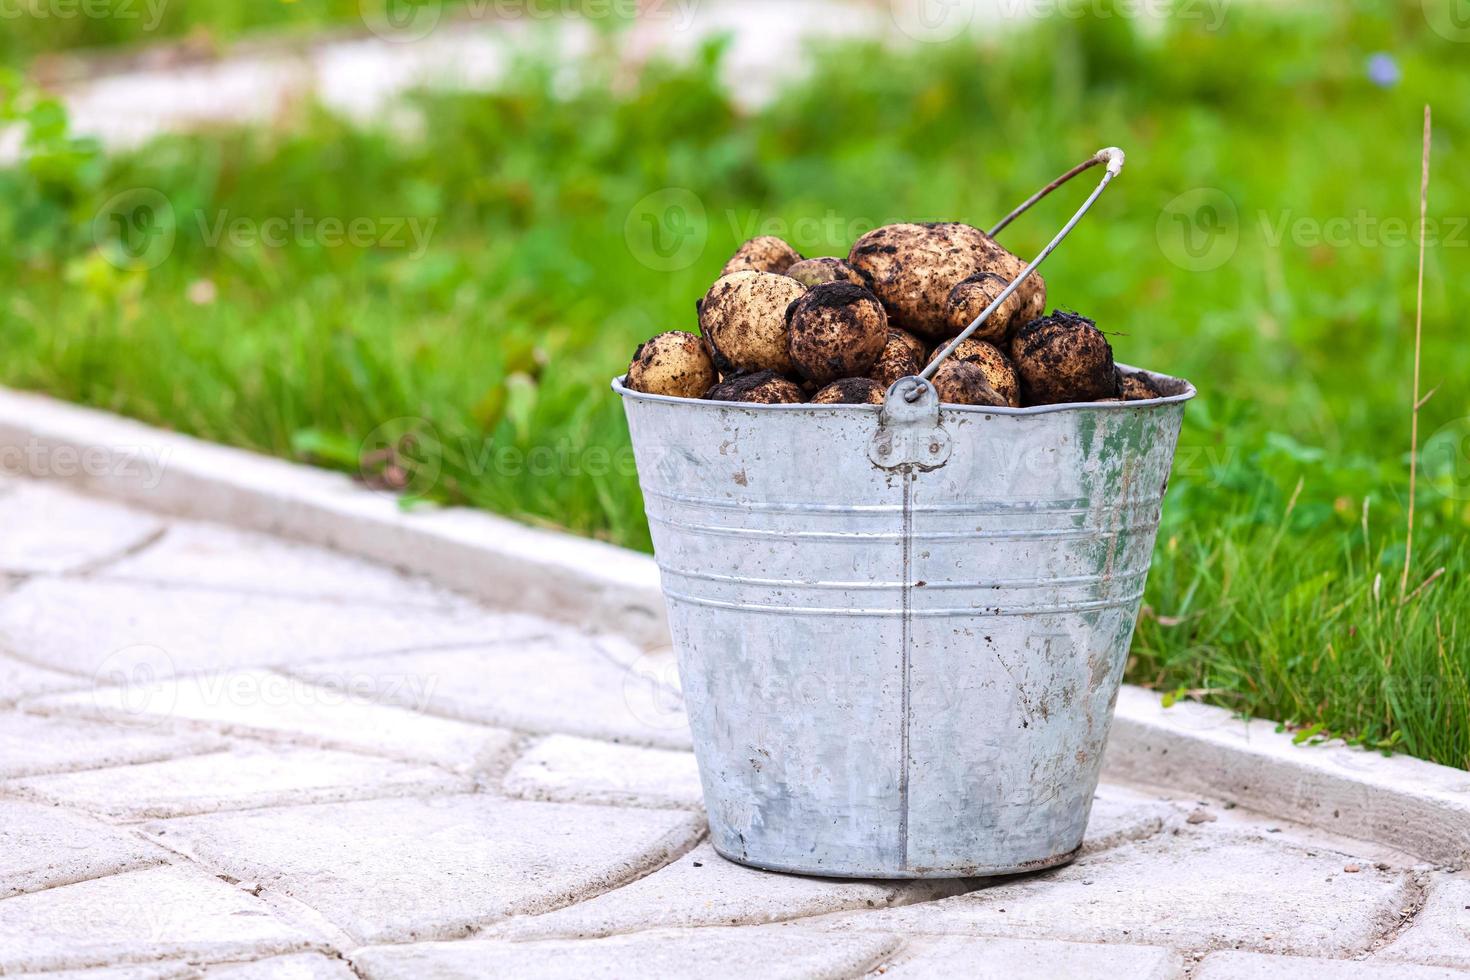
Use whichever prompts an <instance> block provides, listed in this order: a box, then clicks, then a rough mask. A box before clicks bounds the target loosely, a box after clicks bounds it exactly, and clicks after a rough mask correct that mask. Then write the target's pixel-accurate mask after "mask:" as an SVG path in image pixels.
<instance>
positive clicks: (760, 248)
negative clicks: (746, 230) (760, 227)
mask: <svg viewBox="0 0 1470 980" xmlns="http://www.w3.org/2000/svg"><path fill="white" fill-rule="evenodd" d="M800 261H801V253H800V252H798V251H797V250H796V249H794V248H792V247H791V246H790V245H787V244H786V243H785V242H784V241H782V240H781V239H779V238H777V237H776V236H775V235H762V236H760V237H759V238H752V239H751V240H750V241H748V242H746V243H745V244H744V245H741V246H740V247H739V248H737V249H736V250H735V254H734V255H732V256H730V261H728V262H726V263H725V268H723V269H721V270H720V275H721V276H728V275H730V274H731V273H732V272H785V271H786V270H787V269H789V268H791V267H792V266H793V265H795V264H796V263H798V262H800Z"/></svg>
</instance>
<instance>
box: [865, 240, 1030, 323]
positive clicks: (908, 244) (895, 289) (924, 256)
mask: <svg viewBox="0 0 1470 980" xmlns="http://www.w3.org/2000/svg"><path fill="white" fill-rule="evenodd" d="M1006 256H1010V258H1012V259H1014V258H1015V256H1011V255H1010V253H1009V252H1007V251H1006V250H1005V249H1003V248H1001V247H1000V246H999V245H997V244H996V243H995V242H994V241H992V240H991V238H990V236H988V235H986V234H985V232H983V231H981V230H980V229H979V228H973V227H971V226H970V225H965V224H959V223H958V222H944V223H937V224H899V225H887V226H885V227H883V228H878V229H875V230H874V231H870V232H869V233H868V234H866V235H864V236H863V237H862V238H859V239H858V240H857V241H856V242H855V243H854V244H853V246H852V253H851V254H850V255H848V257H847V264H848V265H850V266H852V267H853V269H855V270H856V271H857V273H858V275H860V276H862V277H863V278H864V279H865V280H867V282H868V286H869V288H870V289H872V290H873V292H874V293H875V294H876V295H877V297H878V299H879V300H881V301H882V303H883V305H884V307H885V308H887V310H888V318H889V320H890V321H891V322H892V323H893V325H894V326H896V327H900V328H902V329H904V330H908V331H910V332H912V333H914V334H917V335H918V336H919V337H921V338H924V339H928V340H938V339H942V338H945V337H953V336H954V335H955V334H956V333H958V332H959V331H958V330H955V329H953V328H952V327H951V326H950V322H949V317H948V315H947V304H948V301H949V294H950V293H951V292H952V291H953V290H954V287H955V286H956V285H958V284H959V283H960V282H961V281H962V280H964V279H968V278H969V277H970V276H972V275H974V274H975V273H976V272H983V271H999V269H992V266H995V265H997V263H1000V264H1004V262H1005V257H1006ZM1002 274H1003V273H1002Z"/></svg>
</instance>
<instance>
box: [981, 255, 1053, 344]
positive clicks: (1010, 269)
mask: <svg viewBox="0 0 1470 980" xmlns="http://www.w3.org/2000/svg"><path fill="white" fill-rule="evenodd" d="M978 271H980V272H989V273H993V274H994V275H997V276H1000V277H1001V278H1002V279H1004V280H1005V281H1006V283H1010V282H1012V281H1014V280H1015V279H1016V278H1018V277H1019V276H1020V275H1021V273H1023V272H1025V271H1026V263H1025V261H1023V260H1022V259H1021V258H1020V257H1019V256H1017V255H1013V254H1012V253H1010V252H1008V251H1006V250H1005V249H1004V248H1002V247H1001V246H999V245H997V246H995V251H994V252H992V253H991V255H990V258H988V259H987V260H986V262H985V264H984V265H983V266H982V267H981V268H980V269H979V270H978ZM997 295H998V294H997ZM1012 295H1014V296H1016V297H1018V298H1019V299H1020V301H1021V308H1020V311H1019V312H1018V313H1017V314H1016V316H1015V319H1014V320H1013V321H1012V324H1011V328H1012V333H1014V332H1015V331H1016V330H1018V329H1020V328H1021V327H1023V326H1025V325H1026V324H1028V323H1030V322H1031V321H1032V320H1035V319H1036V318H1037V317H1040V316H1043V315H1044V314H1045V313H1046V280H1045V279H1043V278H1042V277H1041V274H1040V273H1039V272H1033V273H1031V275H1029V276H1027V277H1026V281H1025V282H1023V283H1021V285H1020V287H1019V288H1018V289H1017V290H1016V291H1015V293H1013V294H1012ZM975 312H976V314H977V315H978V314H979V310H976V311H975ZM971 319H974V318H973V317H972V318H971ZM965 326H969V324H968V323H967V324H965Z"/></svg>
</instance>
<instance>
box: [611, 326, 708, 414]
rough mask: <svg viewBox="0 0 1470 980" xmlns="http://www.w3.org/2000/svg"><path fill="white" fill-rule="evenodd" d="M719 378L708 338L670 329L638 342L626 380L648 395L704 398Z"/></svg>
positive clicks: (630, 386) (634, 389)
mask: <svg viewBox="0 0 1470 980" xmlns="http://www.w3.org/2000/svg"><path fill="white" fill-rule="evenodd" d="M719 380H720V377H719V375H718V374H716V373H715V365H714V362H713V361H711V360H710V356H709V352H708V350H706V348H705V344H704V341H703V340H702V339H701V338H699V337H696V336H694V334H692V333H685V332H684V331H682V330H670V331H668V332H667V333H661V334H659V335H658V336H657V337H654V338H653V339H652V340H649V341H647V342H646V343H643V344H640V345H639V346H638V349H637V350H636V351H634V352H633V362H632V363H631V364H629V365H628V376H627V379H626V381H625V382H624V383H625V385H626V386H627V388H628V389H629V390H630V391H641V392H643V393H644V394H648V395H672V396H673V397H675V398H700V397H703V395H704V393H705V392H706V391H709V389H710V387H711V386H713V385H714V384H715V383H716V382H718V381H719Z"/></svg>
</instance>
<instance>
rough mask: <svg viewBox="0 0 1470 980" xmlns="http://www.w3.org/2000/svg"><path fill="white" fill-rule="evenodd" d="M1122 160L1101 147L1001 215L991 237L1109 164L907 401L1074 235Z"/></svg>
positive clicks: (910, 389) (909, 390)
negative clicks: (1068, 217) (1063, 188)
mask: <svg viewBox="0 0 1470 980" xmlns="http://www.w3.org/2000/svg"><path fill="white" fill-rule="evenodd" d="M1123 161H1124V158H1123V151H1122V150H1120V149H1118V148H1117V147H1116V146H1107V147H1104V148H1103V149H1101V150H1098V151H1097V152H1096V153H1094V154H1093V155H1092V156H1091V157H1089V158H1088V159H1086V160H1084V161H1082V162H1081V163H1079V164H1077V166H1075V167H1073V168H1072V169H1071V170H1068V171H1067V172H1066V173H1064V174H1062V175H1061V176H1060V177H1058V178H1057V179H1056V180H1054V181H1052V182H1051V183H1050V184H1047V185H1046V186H1045V187H1043V188H1042V189H1041V190H1039V191H1037V192H1036V193H1035V194H1032V195H1031V196H1030V197H1028V198H1027V199H1026V200H1025V201H1023V202H1022V203H1021V205H1020V206H1019V207H1017V208H1016V209H1015V210H1014V211H1012V212H1011V213H1010V214H1008V215H1006V216H1005V217H1004V218H1002V219H1001V220H1000V223H999V224H997V225H996V226H995V227H994V228H992V229H990V232H989V235H990V237H991V238H994V237H995V236H996V235H998V234H1000V233H1001V232H1002V231H1004V230H1005V228H1006V226H1007V225H1009V224H1010V223H1011V222H1012V221H1014V220H1016V219H1017V218H1019V217H1020V216H1021V215H1023V214H1025V213H1026V212H1027V211H1029V210H1030V209H1031V207H1032V205H1034V204H1036V203H1037V202H1038V201H1040V200H1041V199H1042V198H1044V197H1046V196H1047V195H1048V194H1050V193H1051V192H1052V191H1054V190H1056V189H1057V188H1058V187H1061V186H1062V185H1063V184H1065V183H1066V182H1067V181H1069V180H1071V179H1072V178H1073V177H1076V176H1077V175H1078V174H1080V173H1082V172H1083V171H1086V170H1090V169H1091V168H1093V167H1096V166H1101V165H1103V164H1106V165H1107V168H1108V169H1107V173H1105V174H1103V178H1102V180H1101V181H1100V182H1099V183H1098V185H1097V188H1096V189H1095V190H1093V192H1092V193H1091V194H1090V195H1089V196H1088V198H1087V200H1086V201H1084V202H1082V207H1080V208H1078V209H1077V213H1076V214H1074V215H1072V220H1070V221H1068V222H1067V223H1066V224H1065V225H1064V226H1063V227H1062V230H1061V231H1059V232H1057V234H1056V237H1055V238H1053V239H1052V240H1051V241H1050V242H1049V243H1048V244H1047V246H1046V248H1044V249H1042V250H1041V254H1040V255H1038V256H1036V258H1035V259H1034V260H1032V262H1031V264H1030V265H1028V266H1026V268H1025V269H1024V270H1022V272H1021V274H1020V275H1019V276H1017V277H1016V278H1015V281H1013V282H1012V283H1011V284H1010V285H1009V286H1007V287H1006V288H1005V289H1004V290H1003V291H1002V292H1001V294H1000V295H999V296H997V297H996V298H995V301H994V302H993V303H991V304H990V305H989V306H987V307H986V308H985V309H984V310H982V311H981V312H980V315H979V316H977V317H976V318H975V320H974V322H972V323H971V324H970V325H969V326H968V327H966V328H965V330H964V332H963V333H961V334H960V335H959V336H958V337H956V338H954V339H953V340H951V341H950V342H949V343H948V344H946V345H945V346H944V349H943V350H942V351H940V353H939V356H938V357H936V358H934V360H932V361H930V362H929V366H928V367H926V368H924V370H923V371H922V372H921V373H920V374H919V376H918V378H919V383H917V384H909V385H905V386H904V389H903V398H904V400H905V401H907V402H909V403H910V404H913V403H914V402H917V401H918V400H919V399H920V398H922V397H923V395H924V391H925V389H926V388H928V387H930V385H929V384H928V382H929V381H931V380H932V379H933V378H934V374H935V372H936V371H938V370H939V368H940V367H941V366H942V365H943V364H944V362H945V361H947V360H949V357H950V355H951V354H953V353H954V352H955V348H957V347H959V345H960V344H962V343H964V342H965V341H966V340H969V339H970V336H971V335H972V334H974V332H975V331H976V330H979V329H980V328H981V327H982V326H984V324H985V321H986V320H988V319H990V315H991V314H992V313H994V312H995V311H996V310H997V309H999V308H1000V305H1001V304H1002V303H1004V302H1005V301H1006V300H1007V299H1009V298H1010V296H1011V294H1012V293H1014V292H1015V291H1016V290H1017V289H1019V288H1020V286H1021V283H1023V282H1025V281H1026V279H1027V278H1028V277H1029V276H1030V275H1031V273H1033V272H1035V271H1036V268H1037V266H1039V265H1041V263H1043V262H1045V261H1046V260H1047V257H1048V256H1050V255H1051V253H1052V252H1054V251H1056V249H1057V246H1058V245H1060V244H1061V243H1062V239H1064V238H1066V237H1067V236H1068V235H1069V234H1071V232H1072V229H1073V228H1076V227H1077V223H1078V222H1079V221H1081V220H1082V216H1083V215H1085V214H1086V213H1087V212H1088V210H1090V209H1091V208H1092V205H1093V204H1094V203H1095V202H1096V201H1097V199H1098V198H1099V197H1101V196H1102V192H1103V190H1104V189H1106V188H1107V186H1108V184H1110V183H1112V180H1113V178H1114V177H1116V176H1118V174H1119V173H1121V172H1122V171H1123ZM896 387H897V385H895V388H896ZM889 394H890V396H891V395H892V394H893V391H892V390H890V392H889Z"/></svg>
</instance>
